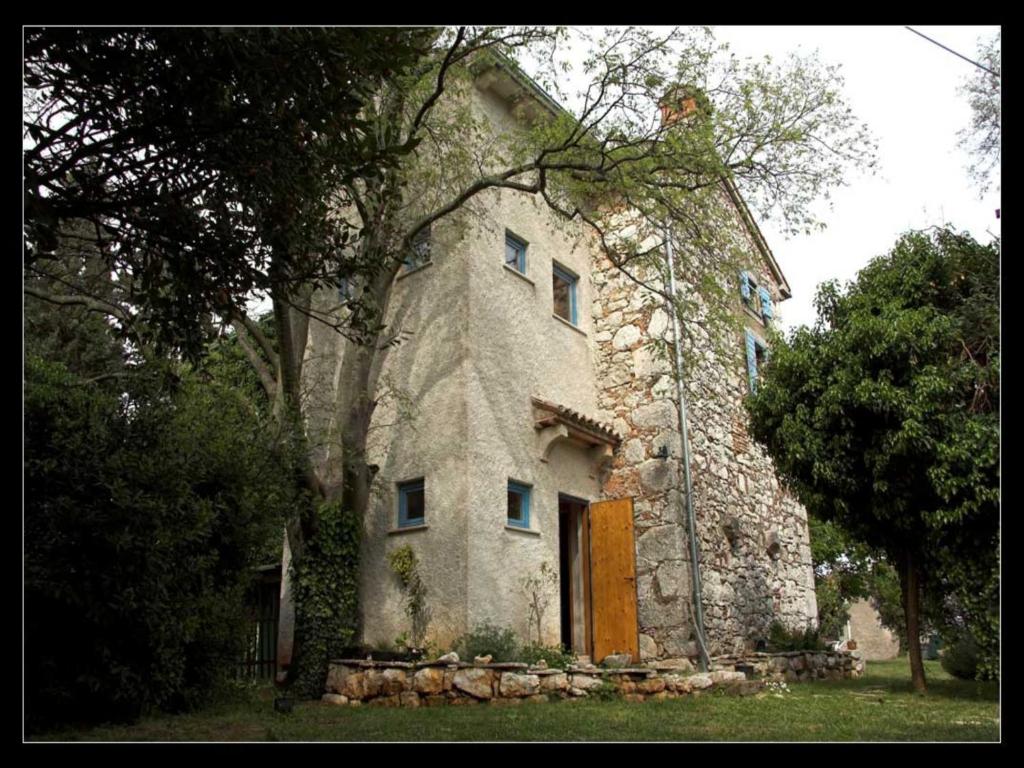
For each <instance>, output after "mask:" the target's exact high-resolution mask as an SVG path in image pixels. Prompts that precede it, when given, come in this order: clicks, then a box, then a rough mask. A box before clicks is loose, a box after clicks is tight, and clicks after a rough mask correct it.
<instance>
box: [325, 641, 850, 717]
mask: <svg viewBox="0 0 1024 768" xmlns="http://www.w3.org/2000/svg"><path fill="white" fill-rule="evenodd" d="M736 664H749V665H751V666H752V667H753V669H752V670H751V671H752V674H751V675H748V674H746V673H745V672H743V671H738V670H737V669H736V668H735V667H736ZM858 665H859V666H858ZM863 665H864V663H863V661H860V660H859V659H856V658H855V657H854V654H851V653H845V652H836V651H829V652H815V653H802V652H801V653H790V654H754V655H752V656H745V657H718V658H716V659H714V663H713V665H712V669H711V671H710V672H708V673H707V674H693V673H692V672H693V668H692V666H691V665H690V664H689V662H687V661H686V660H685V659H683V660H678V661H677V662H674V663H671V664H654V665H650V666H646V667H635V668H620V669H605V668H599V667H595V666H586V667H570V668H568V669H566V670H561V669H546V668H544V669H541V668H536V667H529V666H528V665H526V664H512V663H509V664H464V663H457V664H448V663H443V662H421V663H416V664H414V663H411V662H400V661H361V660H358V659H340V660H338V661H333V662H331V664H330V671H329V672H328V675H327V686H326V688H327V692H326V693H325V694H324V696H323V700H324V701H325V702H328V703H332V704H347V705H350V706H360V705H362V704H369V705H374V706H388V707H400V706H401V707H420V706H427V707H430V706H446V705H465V704H480V703H491V704H503V705H515V704H522V703H524V702H538V703H539V702H546V701H551V700H558V699H585V698H588V697H595V696H597V697H604V696H608V695H611V696H618V697H621V698H622V699H624V700H626V701H644V700H646V699H655V700H660V699H674V698H679V697H681V696H692V695H699V694H701V693H702V692H705V691H708V690H711V689H714V688H723V689H725V690H727V691H729V692H730V693H735V694H739V695H750V694H752V693H756V692H757V691H759V690H760V689H761V687H762V686H763V685H764V683H765V681H767V680H811V679H816V678H817V679H824V678H828V679H834V680H838V679H842V678H849V677H857V676H859V675H860V674H861V673H862V672H863V668H864V666H863Z"/></svg>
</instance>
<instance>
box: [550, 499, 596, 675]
mask: <svg viewBox="0 0 1024 768" xmlns="http://www.w3.org/2000/svg"><path fill="white" fill-rule="evenodd" d="M558 564H559V585H560V598H561V616H562V646H563V647H565V648H566V649H568V650H571V651H573V652H574V653H576V655H578V656H590V655H591V644H592V640H591V615H590V515H589V504H588V503H587V502H586V501H584V500H583V499H577V498H574V497H572V496H565V495H562V494H559V496H558Z"/></svg>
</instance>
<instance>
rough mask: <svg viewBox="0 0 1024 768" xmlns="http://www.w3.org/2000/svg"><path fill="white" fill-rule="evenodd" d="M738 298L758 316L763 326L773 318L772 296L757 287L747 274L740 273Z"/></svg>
mask: <svg viewBox="0 0 1024 768" xmlns="http://www.w3.org/2000/svg"><path fill="white" fill-rule="evenodd" d="M740 296H741V297H742V298H743V303H744V304H746V305H747V307H748V308H749V309H750V311H751V312H753V313H754V314H755V315H758V316H759V317H760V318H761V320H762V321H763V322H764V324H765V325H768V324H769V321H770V320H771V319H772V318H774V317H775V311H774V309H773V307H772V295H771V293H770V292H769V291H768V289H767V288H765V287H764V286H761V285H758V284H757V283H755V282H754V279H753V278H752V277H751V276H750V273H749V272H746V271H744V272H740Z"/></svg>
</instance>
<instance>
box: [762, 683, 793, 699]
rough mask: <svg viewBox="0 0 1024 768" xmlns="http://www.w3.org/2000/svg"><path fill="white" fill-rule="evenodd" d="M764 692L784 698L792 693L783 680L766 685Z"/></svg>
mask: <svg viewBox="0 0 1024 768" xmlns="http://www.w3.org/2000/svg"><path fill="white" fill-rule="evenodd" d="M764 690H765V691H766V692H767V693H770V694H771V695H772V696H775V697H777V698H780V699H781V698H782V696H783V694H786V693H792V691H791V690H790V689H789V686H788V685H786V683H785V681H783V680H769V681H768V682H767V683H765V684H764Z"/></svg>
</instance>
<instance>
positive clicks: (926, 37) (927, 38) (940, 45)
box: [907, 27, 1000, 77]
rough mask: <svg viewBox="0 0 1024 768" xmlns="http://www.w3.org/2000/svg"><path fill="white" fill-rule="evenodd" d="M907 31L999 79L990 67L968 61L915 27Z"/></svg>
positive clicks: (972, 60) (997, 74)
mask: <svg viewBox="0 0 1024 768" xmlns="http://www.w3.org/2000/svg"><path fill="white" fill-rule="evenodd" d="M907 29H909V30H910V31H911V32H913V33H914V34H915V35H921V37H923V38H924V39H925V40H927V41H928V42H929V43H935V45H937V46H939V48H942V49H944V50H947V51H949V52H950V53H952V54H953V55H954V56H959V57H960V58H961V59H963V60H964V61H967V62H970V63H971V64H973V65H974V66H976V67H977V68H978V69H983V70H985V71H986V72H988V73H989V74H992V75H995V76H996V77H999V76H1000V75H999V73H998V72H995V71H993V70H991V69H989V68H988V67H986V66H985V65H984V64H979V63H978V62H976V61H975V60H974V59H968V58H967V57H966V56H964V55H963V54H962V53H957V52H956V51H954V50H953V49H952V48H947V47H946V46H945V45H943V44H942V43H940V42H939V41H938V40H932V39H931V38H930V37H928V35H924V34H921V33H920V32H918V31H917V30H916V29H914V28H913V27H907Z"/></svg>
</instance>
